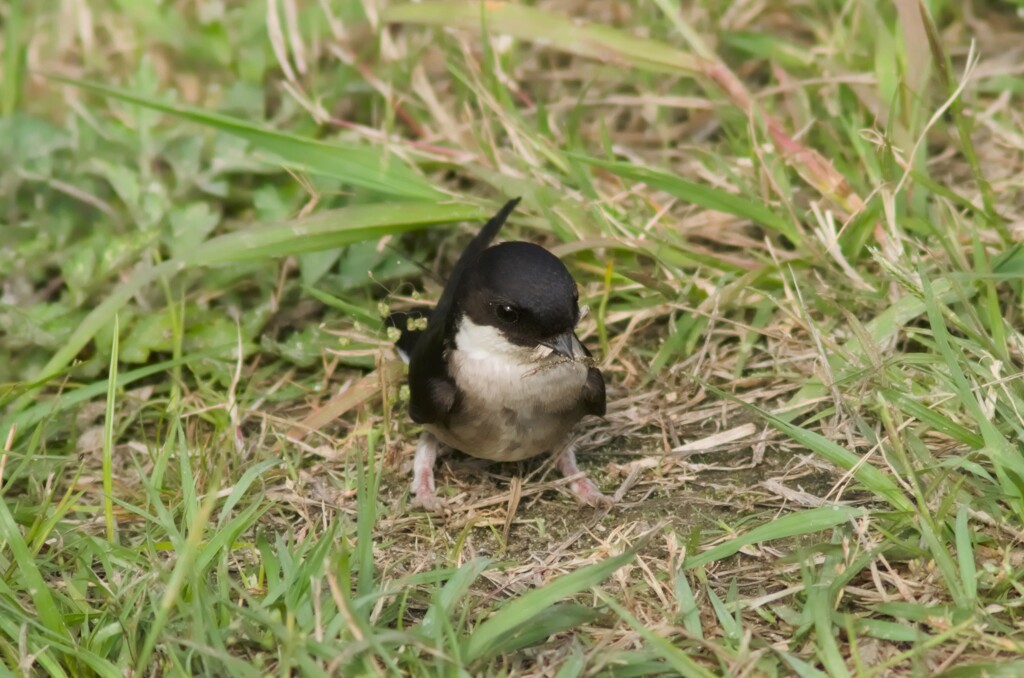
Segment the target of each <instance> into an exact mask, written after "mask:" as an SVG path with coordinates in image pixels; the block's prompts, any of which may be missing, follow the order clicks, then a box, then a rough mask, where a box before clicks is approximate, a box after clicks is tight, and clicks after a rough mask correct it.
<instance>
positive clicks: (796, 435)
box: [703, 383, 914, 512]
mask: <svg viewBox="0 0 1024 678" xmlns="http://www.w3.org/2000/svg"><path fill="white" fill-rule="evenodd" d="M703 385H704V387H705V388H707V389H709V390H710V391H712V392H713V393H715V394H716V395H718V396H719V397H720V398H725V399H727V400H733V401H735V402H738V403H741V404H743V405H744V406H745V407H747V408H749V409H750V410H752V411H754V412H756V413H757V414H758V415H759V416H761V417H762V418H764V420H765V421H767V422H768V423H769V424H771V425H772V426H774V427H775V428H777V429H778V430H779V431H781V432H782V433H785V434H786V435H788V436H789V437H790V438H792V439H793V440H795V441H797V442H798V443H800V444H801V445H803V446H804V447H806V448H808V449H810V450H811V451H813V452H814V453H815V454H817V455H818V456H820V457H824V458H825V459H827V460H828V461H830V462H832V463H833V464H835V465H836V466H838V467H839V468H841V469H844V470H847V471H851V470H852V471H853V477H854V478H856V479H857V481H858V482H859V483H861V484H862V485H864V487H866V488H868V489H869V490H871V491H872V492H874V493H875V494H876V495H878V496H879V497H881V498H883V499H885V500H886V501H887V502H889V504H890V505H892V507H893V508H895V509H896V510H898V511H906V512H911V511H913V508H914V506H913V503H912V502H911V501H910V500H909V499H908V498H907V497H906V495H905V494H903V491H902V490H901V489H900V488H899V486H898V485H897V484H896V483H895V481H893V480H892V478H890V477H889V476H888V475H887V474H886V473H883V472H882V471H880V470H879V469H877V468H875V467H874V466H872V465H871V464H865V463H862V459H861V457H860V456H859V455H857V454H854V453H853V452H850V451H849V450H847V449H845V448H844V447H842V446H841V445H839V444H838V443H835V442H833V441H831V440H829V439H828V438H826V437H825V436H823V435H821V434H820V433H815V432H814V431H808V430H807V429H805V428H801V427H799V426H797V425H795V424H791V423H789V422H788V421H786V420H784V419H782V418H781V417H778V416H776V415H774V414H772V413H770V412H768V411H767V410H764V409H762V408H760V407H758V406H756V405H752V404H750V403H747V402H744V401H742V400H740V399H738V398H736V397H735V396H733V395H732V394H730V393H726V392H725V391H723V390H722V389H720V388H717V387H715V386H712V385H711V384H707V383H704V384H703Z"/></svg>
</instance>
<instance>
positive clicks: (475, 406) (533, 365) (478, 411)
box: [434, 318, 587, 461]
mask: <svg viewBox="0 0 1024 678" xmlns="http://www.w3.org/2000/svg"><path fill="white" fill-rule="evenodd" d="M455 345H456V348H455V349H454V350H453V351H452V352H451V354H450V355H449V361H450V366H451V373H452V378H453V379H454V380H455V383H456V384H457V385H458V387H459V390H460V391H462V394H463V398H462V404H461V406H460V412H459V414H458V416H457V417H456V418H455V419H454V420H453V421H452V422H451V426H450V427H449V428H448V429H447V430H435V431H434V433H435V435H437V436H438V437H439V438H440V439H441V440H442V441H443V442H445V443H447V444H448V445H451V446H452V447H455V448H457V449H459V450H461V451H463V452H465V453H466V454H470V455H473V456H476V457H482V458H484V459H493V460H495V461H515V460H518V459H526V458H528V457H532V456H535V455H537V454H541V453H543V452H547V451H554V448H557V447H559V446H560V445H561V444H563V443H564V441H565V438H566V436H567V434H568V433H569V431H570V429H571V428H572V427H573V425H574V424H575V423H576V422H577V421H578V420H579V419H580V417H581V416H582V413H581V411H580V398H581V395H582V391H583V386H584V384H585V383H586V380H587V366H586V365H585V364H584V363H582V362H578V361H570V360H568V359H562V358H561V356H553V355H552V353H553V352H552V350H551V349H550V348H547V347H543V346H540V347H537V348H528V347H523V346H518V345H516V344H513V343H511V342H509V341H508V340H507V339H505V337H504V336H502V334H501V333H500V331H498V330H497V329H496V328H494V327H490V326H487V325H477V324H475V323H473V322H472V321H470V320H469V318H463V319H462V323H461V324H460V326H459V329H458V332H457V334H456V337H455ZM576 348H577V350H578V355H582V354H583V350H582V347H580V346H577V347H576Z"/></svg>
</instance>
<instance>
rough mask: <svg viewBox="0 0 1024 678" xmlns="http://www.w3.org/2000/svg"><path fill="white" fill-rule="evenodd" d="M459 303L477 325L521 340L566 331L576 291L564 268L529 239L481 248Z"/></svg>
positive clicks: (574, 316) (526, 342)
mask: <svg viewBox="0 0 1024 678" xmlns="http://www.w3.org/2000/svg"><path fill="white" fill-rule="evenodd" d="M458 304H459V308H460V310H461V311H462V312H463V313H464V314H466V315H468V316H469V318H470V320H472V321H473V322H474V323H476V324H477V325H490V326H492V327H496V328H498V329H499V330H500V331H501V332H502V334H503V335H504V336H505V337H506V338H507V339H508V340H509V341H511V342H513V343H515V344H519V345H522V346H536V345H537V343H538V342H540V341H541V340H543V339H548V338H550V337H553V336H556V335H558V334H562V333H564V332H567V331H570V330H572V329H573V327H575V326H576V322H577V320H578V319H579V292H578V291H577V289H576V283H575V281H574V280H573V279H572V276H571V275H570V274H569V270H568V269H567V268H566V267H565V264H563V263H562V262H561V260H559V258H558V257H556V256H555V255H554V254H552V253H551V252H548V251H547V250H546V249H544V248H543V247H541V246H539V245H534V244H533V243H528V242H505V243H501V244H499V245H494V246H493V247H489V248H488V249H486V250H484V251H483V252H482V253H481V254H480V256H479V258H478V259H477V260H476V262H475V263H474V264H473V266H472V268H471V269H470V271H469V275H467V276H466V279H465V280H464V284H463V286H462V289H461V290H460V293H459V299H458Z"/></svg>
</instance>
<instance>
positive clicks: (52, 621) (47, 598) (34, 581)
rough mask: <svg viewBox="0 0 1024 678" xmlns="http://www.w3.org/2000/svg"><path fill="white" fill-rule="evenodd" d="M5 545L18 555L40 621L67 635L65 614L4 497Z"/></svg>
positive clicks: (0, 521)
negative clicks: (54, 597) (58, 605)
mask: <svg viewBox="0 0 1024 678" xmlns="http://www.w3.org/2000/svg"><path fill="white" fill-rule="evenodd" d="M3 545H6V548H8V549H10V550H11V554H12V555H13V556H14V563H15V564H16V565H17V577H18V578H19V579H20V580H21V586H20V588H21V589H23V590H24V591H25V592H26V593H27V594H28V596H29V598H31V599H32V605H33V606H34V607H35V612H36V615H37V616H38V617H39V620H40V621H41V622H42V623H43V625H44V626H45V627H46V628H48V629H49V630H50V631H52V632H53V633H55V634H56V635H57V636H58V637H60V638H65V637H67V635H68V629H67V627H66V626H65V625H64V617H63V615H61V612H60V609H59V608H58V607H57V603H56V601H55V600H54V599H53V595H52V594H51V593H50V588H49V586H47V584H46V580H45V578H44V577H43V573H42V572H40V571H39V568H38V567H37V565H36V560H35V558H34V554H33V553H32V551H31V549H29V547H28V544H27V543H26V542H25V538H24V537H23V536H22V534H21V530H20V529H19V528H18V524H17V523H16V522H15V520H14V516H13V515H11V511H10V509H9V508H8V506H7V502H6V500H4V499H2V498H0V546H3ZM2 550H3V549H0V551H2Z"/></svg>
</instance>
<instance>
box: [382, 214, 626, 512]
mask: <svg viewBox="0 0 1024 678" xmlns="http://www.w3.org/2000/svg"><path fill="white" fill-rule="evenodd" d="M518 204H519V198H515V199H513V200H509V201H508V202H507V203H506V204H505V205H504V207H502V208H501V210H499V211H498V213H497V214H496V215H494V217H492V218H491V219H490V220H489V221H488V222H487V223H486V224H485V225H484V226H483V228H482V229H481V230H480V232H479V234H477V235H476V236H475V237H474V238H473V240H472V241H471V242H470V243H469V245H467V246H466V248H465V250H464V251H463V252H462V254H461V255H460V256H459V259H458V261H457V262H456V264H455V267H454V269H453V270H452V273H451V275H450V276H449V278H448V281H447V283H446V284H445V287H444V291H443V292H442V294H441V297H440V299H439V300H438V302H437V304H436V306H435V307H434V309H433V310H432V311H430V312H429V313H427V312H425V311H422V310H414V311H411V312H397V313H393V314H392V315H391V316H390V317H389V323H390V324H391V325H392V326H394V327H395V328H396V329H398V330H399V332H400V336H399V338H398V339H397V341H396V349H397V350H398V352H399V354H400V355H402V357H403V359H405V360H406V361H407V362H408V364H409V374H408V383H409V416H410V418H411V419H412V421H413V422H415V423H417V424H420V425H422V427H423V430H422V433H421V435H420V438H419V442H418V443H417V445H416V454H415V457H414V461H413V480H412V487H411V496H412V504H413V506H419V507H422V508H423V509H426V510H428V511H439V510H442V509H443V508H444V502H443V501H441V500H440V499H439V498H438V496H437V493H436V485H435V479H434V464H435V462H436V459H437V457H438V455H439V453H441V452H442V451H444V450H445V449H446V448H448V449H455V450H459V451H461V452H463V453H465V454H468V455H470V456H473V457H477V458H480V459H485V460H490V461H495V462H512V461H520V460H523V459H528V458H531V457H535V456H537V455H540V454H544V453H550V454H554V455H557V466H558V468H559V470H560V471H561V472H562V473H563V474H564V475H565V476H567V477H574V479H573V480H572V481H571V482H570V484H569V489H570V490H571V491H572V493H573V495H574V496H575V497H576V499H577V501H579V502H580V503H581V504H583V505H589V506H595V507H596V506H607V505H610V504H611V503H612V499H611V498H609V497H608V496H606V495H604V494H602V493H601V491H600V489H598V487H597V485H596V484H595V483H594V482H593V481H592V480H591V479H590V478H589V477H588V476H587V475H586V474H581V472H580V469H579V467H578V465H577V462H576V448H577V445H576V443H575V441H574V439H573V438H572V437H571V436H570V433H571V431H572V429H573V428H574V426H575V425H576V423H577V422H579V421H580V420H581V419H582V418H583V417H585V416H587V415H594V416H598V417H603V416H604V414H605V411H606V406H607V405H606V396H605V382H604V376H603V375H602V374H601V370H600V369H599V368H598V367H597V366H596V361H595V360H594V358H593V355H592V354H591V352H590V351H589V350H588V349H587V347H586V346H584V345H583V344H582V343H581V342H580V340H579V337H577V336H576V332H575V328H576V325H577V324H578V323H579V321H580V320H581V319H582V318H583V316H584V314H585V312H586V308H585V307H583V308H581V307H580V304H579V290H578V288H577V285H576V282H575V280H573V277H572V275H571V274H570V273H569V270H568V269H567V268H566V266H565V264H563V263H562V261H561V260H560V259H559V258H558V257H556V256H555V255H554V254H552V253H551V252H549V251H548V250H546V249H544V248H543V247H541V246H540V245H537V244H534V243H530V242H520V241H507V242H501V243H499V244H496V245H491V241H492V240H494V238H495V236H496V235H497V234H498V231H500V230H501V227H502V225H503V224H504V223H505V221H506V220H507V219H508V217H509V215H510V214H511V213H512V211H513V210H514V209H515V207H516V205H518ZM424 321H425V327H424Z"/></svg>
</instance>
